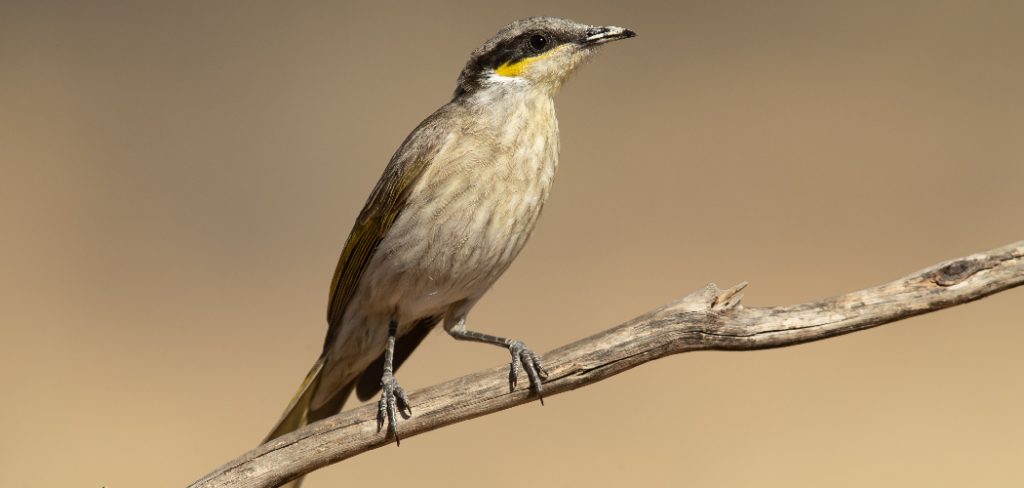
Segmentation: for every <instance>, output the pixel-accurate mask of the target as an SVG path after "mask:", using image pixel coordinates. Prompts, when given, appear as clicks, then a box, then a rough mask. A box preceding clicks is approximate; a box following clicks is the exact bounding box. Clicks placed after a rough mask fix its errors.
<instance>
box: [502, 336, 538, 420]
mask: <svg viewBox="0 0 1024 488" xmlns="http://www.w3.org/2000/svg"><path fill="white" fill-rule="evenodd" d="M508 351H509V352H510V353H511V354H512V371H510V372H509V375H508V382H509V386H510V387H511V389H512V390H515V389H516V383H517V380H518V379H519V370H520V369H524V370H526V376H527V377H528V378H529V379H530V391H532V392H534V393H536V394H537V398H539V399H540V404H541V405H543V404H544V395H543V393H542V392H541V383H542V382H543V381H544V380H546V379H548V372H547V371H544V367H543V366H541V363H540V356H537V353H535V352H533V351H531V350H530V348H528V347H526V344H523V342H522V341H512V343H511V344H509V345H508Z"/></svg>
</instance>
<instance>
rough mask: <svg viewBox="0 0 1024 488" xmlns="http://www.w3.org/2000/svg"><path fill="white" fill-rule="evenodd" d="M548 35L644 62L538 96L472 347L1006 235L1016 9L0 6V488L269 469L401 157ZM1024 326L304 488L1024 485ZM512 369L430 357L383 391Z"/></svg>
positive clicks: (831, 288)
mask: <svg viewBox="0 0 1024 488" xmlns="http://www.w3.org/2000/svg"><path fill="white" fill-rule="evenodd" d="M379 3H380V4H382V5H383V4H385V3H386V2H379ZM538 14H546V15H559V16H566V17H571V18H575V19H578V20H581V21H586V22H590V23H601V24H618V25H624V26H627V27H630V28H632V29H635V30H636V31H637V32H639V34H640V37H638V38H636V39H633V40H629V41H626V42H622V43H618V44H615V45H611V46H608V48H607V49H606V50H605V53H604V54H603V55H602V56H600V58H599V59H597V60H596V62H594V63H592V64H591V65H589V66H587V67H584V68H583V69H582V70H581V72H580V73H578V75H577V77H576V78H575V79H574V80H573V81H571V82H570V83H569V84H568V85H567V86H566V87H565V89H564V90H563V93H562V94H561V95H560V97H559V99H558V107H559V111H560V112H559V113H560V120H561V127H562V164H561V168H560V173H559V178H558V182H557V184H556V185H555V190H554V193H553V196H552V199H551V200H550V202H549V204H548V207H547V209H546V211H545V213H544V217H543V218H542V219H541V223H540V227H539V229H538V230H537V232H536V233H535V235H534V238H533V240H532V242H531V243H530V245H529V246H527V248H526V251H525V252H524V253H523V255H522V256H521V257H520V258H519V260H518V262H517V263H516V264H515V265H514V266H513V267H512V268H511V270H510V271H509V272H508V273H507V274H506V276H505V277H504V278H503V279H502V280H501V281H499V283H498V285H497V286H496V287H495V288H494V289H493V290H492V292H491V293H490V294H489V295H488V296H487V298H485V299H484V300H483V301H482V302H481V304H480V305H479V306H478V307H477V308H476V310H475V312H474V314H473V321H474V323H475V324H477V326H476V327H477V328H479V329H481V330H487V331H491V332H495V333H504V334H507V335H514V336H516V337H520V338H523V339H525V340H526V341H527V342H528V343H530V344H531V345H533V346H534V347H535V348H536V349H537V350H538V351H547V350H550V349H552V348H554V347H556V346H559V345H561V344H564V343H567V342H569V341H572V340H574V339H577V338H580V337H583V336H586V335H589V334H592V333H594V332H597V331H599V330H602V329H604V328H607V327H610V326H612V325H615V324H617V323H619V322H621V321H623V320H625V319H627V318H630V317H632V316H634V315H637V314H640V313H642V312H644V311H646V310H648V309H650V308H653V307H655V306H658V305H660V304H663V303H665V302H668V301H670V300H672V299H674V298H677V297H680V296H682V295H684V294H686V293H688V292H690V291H692V290H694V289H697V288H699V287H701V286H703V285H704V284H705V283H707V282H709V281H715V282H717V283H719V284H723V285H732V284H735V283H736V282H739V281H741V280H749V281H750V282H751V285H750V288H749V291H748V293H747V298H746V302H747V303H748V305H772V304H787V303H795V302H799V301H803V300H810V299H815V298H822V297H825V296H829V295H833V294H837V293H842V292H845V291H849V290H854V289H858V288H862V287H866V286H870V285H874V284H877V283H880V282H883V281H888V280H890V279H894V278H897V277H899V276H901V275H904V274H906V273H909V272H912V271H914V270H916V269H919V268H921V267H924V266H928V265H931V264H934V263H936V262H938V261H941V260H945V259H948V258H953V257H957V256H960V255H964V254H969V253H971V252H975V251H982V250H987V249H989V248H993V247H996V246H999V245H1002V244H1006V243H1009V242H1011V241H1014V240H1018V239H1021V238H1024V217H1021V215H1020V212H1021V202H1022V198H1024V195H1022V188H1024V63H1022V62H1021V57H1020V56H1021V47H1022V46H1024V29H1021V26H1022V25H1024V4H1021V3H1020V2H1013V1H1006V2H972V1H920V2H902V1H899V2H890V1H871V2H864V1H857V2H805V1H786V0H784V1H780V2H760V1H729V2H720V1H710V0H709V1H690V2H679V3H675V4H671V5H670V4H667V3H660V2H658V3H653V2H652V3H636V2H632V3H626V2H618V3H615V4H612V3H610V2H607V3H605V2H583V1H579V2H550V1H548V2H539V1H528V0H523V1H517V2H502V3H500V4H498V3H495V4H484V3H470V2H446V3H437V4H435V5H430V6H426V5H420V4H417V3H410V4H406V5H391V4H389V5H388V6H380V5H371V3H370V2H359V3H354V2H351V3H345V2H337V3H324V2H304V3H302V4H298V3H290V2H237V3H232V2H184V3H182V2H162V3H147V2H64V3H61V2H45V1H20V2H19V1H10V0H8V1H6V2H3V3H2V4H0V162H2V179H0V232H2V237H0V326H2V327H3V329H2V330H3V339H2V342H0V385H2V391H3V398H4V401H3V402H2V406H0V429H2V432H3V435H2V438H3V440H2V441H0V459H2V460H3V461H2V464H3V466H4V469H2V470H0V485H2V486H11V487H64V486H67V487H72V486H74V487H96V488H98V487H101V486H105V487H108V488H121V487H142V486H147V487H148V486H153V487H163V486H166V487H174V486H184V485H185V484H187V483H189V482H191V481H192V480H194V479H196V478H198V477H199V476H201V475H203V474H204V473H206V472H207V471H209V470H211V469H213V468H214V467H216V466H218V465H220V464H221V463H223V462H225V461H227V460H228V459H230V458H233V457H235V456H236V455H238V454H240V453H241V452H243V451H244V450H247V449H249V448H250V447H252V446H253V445H254V444H255V443H256V442H258V441H259V440H260V439H261V438H262V436H263V435H264V434H265V433H266V432H267V430H268V429H269V428H270V427H271V425H272V424H273V422H274V421H275V420H276V419H277V417H278V415H279V414H280V413H281V411H282V409H283V408H284V406H285V404H286V403H287V401H288V399H289V398H290V395H291V394H292V393H293V391H294V388H295V387H297V386H298V384H299V382H300V381H301V379H302V376H303V375H304V374H305V372H306V370H307V368H308V366H309V365H310V364H311V363H312V361H313V360H314V359H315V357H316V355H317V353H318V352H319V349H320V347H321V341H322V340H323V334H324V331H325V328H326V325H325V321H324V315H325V307H326V299H327V288H328V284H329V282H330V278H331V273H332V272H333V269H334V265H335V260H336V258H337V255H338V253H339V251H340V249H341V245H342V243H343V240H344V239H345V237H346V235H347V233H348V231H349V228H350V225H351V223H352V220H353V219H354V217H355V215H356V213H357V212H358V210H359V208H360V207H361V205H362V203H363V201H364V199H365V198H366V195H367V194H368V193H369V190H370V188H371V187H372V185H373V183H374V182H375V181H376V179H377V177H378V176H379V174H380V171H381V169H382V168H383V167H384V164H385V163H386V161H387V159H388V158H389V157H390V155H391V153H392V151H394V149H395V148H396V147H397V145H398V144H399V143H400V142H401V140H402V139H403V138H404V137H405V135H406V134H407V133H408V132H409V131H410V130H411V129H412V128H413V127H414V126H415V125H416V124H417V123H418V122H419V121H420V120H421V119H422V118H423V117H425V116H426V115H427V114H429V113H430V112H431V111H432V110H434V109H435V108H436V107H438V106H440V105H441V104H443V103H445V102H446V101H447V100H448V98H449V96H450V93H451V92H452V90H453V89H454V86H455V78H456V76H457V74H458V72H459V70H460V69H461V68H462V65H463V63H464V62H465V60H466V57H467V55H468V53H469V52H470V51H472V50H473V49H474V48H476V47H477V45H479V44H480V43H482V42H483V41H484V40H485V39H487V38H488V37H489V36H490V35H492V34H493V33H494V32H495V31H496V30H497V29H498V28H499V27H501V26H502V25H503V24H505V23H506V22H508V21H510V20H512V19H515V18H519V17H525V16H530V15H538ZM1022 313H1024V290H1011V291H1008V292H1006V293H1003V294H1000V295H998V296H995V297H992V298H989V299H986V300H983V301H981V302H978V303H974V304H970V305H967V306H963V307H958V308H955V309H952V310H948V311H943V312H940V313H936V314H933V315H927V316H924V317H919V318H914V319H911V320H907V321H905V322H901V323H899V324H893V325H889V326H885V327H882V328H880V329H876V330H873V331H869V332H865V333H860V334H855V335H852V336H846V337H841V338H836V339H832V340H828V341H825V342H821V343H815V344H809V345H804V346H799V347H794V348H788V349H783V350H774V351H764V352H748V353H697V354H686V355H682V356H676V357H672V358H667V359H665V360H662V361H658V362H656V363H653V364H649V365H645V366H643V367H641V368H639V369H636V370H633V371H631V372H628V373H626V374H623V375H621V376H618V377H615V378H612V379H611V380H609V381H606V382H603V383H600V384H597V385H594V386H592V387H589V388H585V389H583V390H579V391H575V392H571V393H569V394H565V395H559V396H557V397H553V398H551V399H550V401H548V402H547V406H545V407H543V408H542V407H541V406H540V405H539V404H532V405H526V406H524V407H522V408H516V409H513V410H510V411H506V412H503V413H500V414H497V415H492V416H488V417H485V418H481V419H477V420H474V421H471V422H466V423H463V424H459V425H456V426H453V427H450V428H446V429H443V430H441V431H437V432H433V433H430V434H428V435H423V436H420V437H416V438H413V439H409V440H408V442H406V443H403V444H402V447H401V448H394V447H388V448H384V449H379V450H376V451H373V452H370V453H367V454H365V455H362V456H359V457H357V458H354V459H352V460H349V461H347V462H345V463H342V464H340V465H335V466H332V467H329V468H327V469H324V470H322V471H320V472H317V473H315V474H313V475H312V476H311V477H310V479H309V482H308V485H307V486H308V487H310V488H317V487H330V486H357V485H358V486H370V485H371V484H374V485H376V486H380V484H381V483H383V484H384V485H385V486H392V485H394V486H403V485H404V486H414V485H415V486H467V487H468V486H474V487H475V486H496V487H513V486H516V487H519V486H524V485H525V486H538V487H540V486H584V485H587V486H608V487H620V486H626V485H633V484H634V483H639V482H646V483H648V484H650V485H652V486H669V485H673V486H675V485H678V484H686V485H688V486H701V487H736V486H756V487H766V486H801V487H817V486H856V487H862V486H900V487H902V486H928V487H934V486H1021V485H1022V484H1024V473H1022V472H1021V470H1020V465H1019V463H1020V461H1021V458H1022V457H1021V456H1022V453H1024V420H1022V419H1021V416H1020V412H1021V411H1024V382H1022V380H1021V377H1020V372H1021V371H1022V368H1024V356H1022V354H1021V343H1022V342H1024V327H1022V323H1021V319H1020V317H1021V314H1022ZM507 359H508V358H507V355H506V354H505V353H503V352H501V351H498V350H496V349H494V348H489V347H483V346H474V345H468V344H464V343H455V342H454V341H452V340H451V339H449V338H448V337H447V336H446V335H444V334H443V333H435V334H434V335H433V336H431V337H430V338H429V339H428V340H427V341H426V344H425V346H424V347H422V348H421V349H420V350H419V351H418V352H417V354H416V355H414V356H413V359H411V360H410V362H408V363H407V364H406V365H405V366H404V367H403V368H402V370H401V372H400V375H399V378H400V379H401V381H402V384H403V385H405V386H406V388H408V389H418V388H422V387H425V386H428V385H430V384H434V383H437V382H440V381H442V380H444V379H447V378H452V377H455V376H457V375H461V374H464V373H467V372H471V371H476V370H478V369H481V368H484V367H490V366H494V365H497V364H500V363H503V362H505V361H507ZM652 400H653V403H652ZM352 403H355V402H352ZM510 460H512V461H511V462H512V463H513V465H512V466H509V463H510ZM382 478H383V479H382Z"/></svg>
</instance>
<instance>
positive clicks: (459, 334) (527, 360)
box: [445, 318, 548, 405]
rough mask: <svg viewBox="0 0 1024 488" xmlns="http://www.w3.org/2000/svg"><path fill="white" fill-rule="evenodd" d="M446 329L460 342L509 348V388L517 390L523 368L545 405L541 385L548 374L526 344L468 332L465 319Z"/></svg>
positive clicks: (533, 389)
mask: <svg viewBox="0 0 1024 488" xmlns="http://www.w3.org/2000/svg"><path fill="white" fill-rule="evenodd" d="M446 325H447V324H446ZM445 328H446V330H447V331H448V334H449V335H451V336H452V337H454V338H455V339H457V340H460V341H473V342H483V343H485V344H494V345H495V346H501V347H507V348H508V351H509V352H510V353H511V354H512V369H511V371H509V375H508V383H509V387H510V388H511V389H512V390H515V389H516V383H517V380H518V378H519V369H520V368H522V369H524V370H526V376H527V377H528V378H529V379H530V390H531V391H533V392H535V393H536V394H537V398H540V403H541V405H543V404H544V395H543V393H542V392H541V383H542V382H543V380H546V379H548V372H547V371H545V370H544V367H543V366H542V365H541V362H540V356H538V355H537V354H536V353H535V352H533V351H531V350H530V348H528V347H526V344H523V342H522V341H517V340H514V339H508V338H505V337H498V336H493V335H490V334H484V333H482V332H475V331H472V330H466V319H465V318H460V319H458V321H456V322H455V324H454V325H452V326H451V327H445Z"/></svg>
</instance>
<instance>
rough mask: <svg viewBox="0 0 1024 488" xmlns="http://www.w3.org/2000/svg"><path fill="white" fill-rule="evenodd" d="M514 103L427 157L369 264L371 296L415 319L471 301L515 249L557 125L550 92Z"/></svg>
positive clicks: (539, 195)
mask: <svg viewBox="0 0 1024 488" xmlns="http://www.w3.org/2000/svg"><path fill="white" fill-rule="evenodd" d="M545 98H546V97H545ZM542 102H544V101H542ZM516 108H518V110H511V111H507V112H505V113H503V114H501V113H492V114H489V115H485V116H484V117H485V118H484V120H482V121H478V122H477V123H478V124H479V125H478V126H476V127H469V128H466V129H464V130H462V131H461V132H459V133H457V134H456V135H455V139H454V140H453V141H452V142H450V143H449V144H447V145H446V146H445V150H443V151H441V153H440V154H439V155H438V156H437V157H436V158H435V159H434V161H432V162H431V164H430V166H429V168H428V169H427V170H426V172H425V173H424V175H423V177H422V179H421V181H419V182H418V183H417V185H416V187H415V188H414V190H413V193H412V194H411V195H410V197H409V201H408V204H407V207H406V208H405V209H403V211H402V213H401V214H399V216H398V218H397V219H396V221H395V223H394V225H393V226H392V228H391V230H390V231H389V232H388V235H387V236H386V237H385V239H384V240H383V241H382V242H381V244H380V247H379V248H378V249H377V252H376V254H375V256H374V258H373V261H375V263H373V264H371V266H369V269H368V272H370V273H372V274H373V276H367V277H366V278H367V279H368V280H366V282H365V283H364V284H366V285H369V287H370V290H372V291H371V294H373V295H375V297H374V298H373V300H374V301H375V303H381V304H383V303H388V304H390V305H391V306H393V307H395V308H396V309H397V310H398V311H399V312H400V314H401V315H402V316H403V317H408V318H409V319H413V318H415V317H419V316H425V315H430V314H434V313H437V312H439V311H443V310H444V309H445V308H447V307H448V306H449V305H451V304H453V303H456V302H459V301H462V300H466V299H474V300H475V298H477V297H479V296H480V295H481V294H482V293H483V292H484V291H486V290H487V288H489V287H490V286H491V285H492V284H493V283H494V281H495V280H497V278H498V277H499V276H500V275H501V274H502V273H503V272H504V271H505V269H507V268H508V266H509V265H510V264H511V262H512V260H513V259H514V258H515V257H516V256H517V255H518V253H519V251H520V250H522V248H523V245H525V244H526V240H527V239H528V238H529V236H530V234H531V232H532V231H533V228H534V225H535V224H536V222H537V219H538V217H539V216H540V213H541V209H542V208H543V205H544V202H545V201H546V200H547V197H548V193H549V192H550V189H551V184H552V181H553V179H554V175H555V170H556V168H557V165H558V127H557V121H556V119H555V116H554V108H553V106H552V105H551V104H550V99H547V103H539V104H536V105H529V104H524V105H523V106H521V107H516ZM499 112H500V111H499ZM499 115H501V116H500V117H499ZM490 117H493V120H492V119H489V118H490Z"/></svg>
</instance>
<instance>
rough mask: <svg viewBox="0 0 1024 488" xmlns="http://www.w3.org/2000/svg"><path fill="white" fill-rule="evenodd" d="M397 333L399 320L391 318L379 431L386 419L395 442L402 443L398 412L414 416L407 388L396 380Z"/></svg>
mask: <svg viewBox="0 0 1024 488" xmlns="http://www.w3.org/2000/svg"><path fill="white" fill-rule="evenodd" d="M397 335H398V322H397V321H396V320H395V319H391V322H390V323H389V324H388V343H387V345H386V346H385V347H384V375H383V376H382V377H381V379H380V388H381V394H380V401H378V402H377V431H378V432H380V429H381V428H382V427H384V421H385V420H386V421H387V423H388V428H389V429H391V432H392V433H393V434H395V444H397V445H401V444H402V440H401V438H399V437H398V414H399V413H401V414H402V417H405V418H409V417H411V416H412V407H411V406H410V405H409V398H408V397H406V396H405V390H403V389H402V387H401V386H398V381H397V380H395V375H394V368H393V361H394V356H395V338H396V336H397Z"/></svg>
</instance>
